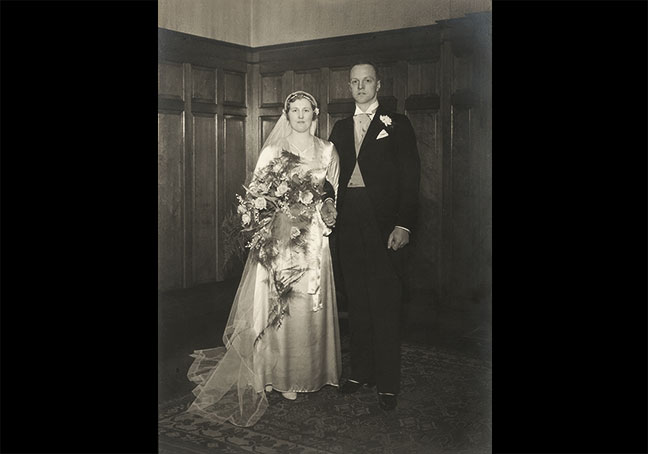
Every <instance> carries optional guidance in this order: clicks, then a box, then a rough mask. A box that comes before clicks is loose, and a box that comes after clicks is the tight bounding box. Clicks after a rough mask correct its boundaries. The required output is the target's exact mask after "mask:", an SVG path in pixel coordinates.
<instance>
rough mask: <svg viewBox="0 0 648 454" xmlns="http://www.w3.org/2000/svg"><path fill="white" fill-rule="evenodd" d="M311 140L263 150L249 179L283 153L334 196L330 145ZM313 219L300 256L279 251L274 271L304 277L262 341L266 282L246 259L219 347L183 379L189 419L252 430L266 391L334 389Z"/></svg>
mask: <svg viewBox="0 0 648 454" xmlns="http://www.w3.org/2000/svg"><path fill="white" fill-rule="evenodd" d="M312 137H313V143H312V145H310V146H309V147H308V148H307V149H304V150H299V149H298V148H296V147H295V146H294V145H292V144H291V143H290V142H289V141H288V140H287V139H286V138H285V137H283V138H282V139H281V140H279V141H278V143H276V144H272V145H269V146H265V147H264V149H262V151H261V153H260V156H259V160H258V162H257V165H256V169H255V174H256V173H257V172H258V170H259V169H261V168H263V167H264V166H266V165H267V164H268V163H269V162H270V161H272V160H273V159H274V158H277V157H278V156H280V154H281V153H282V150H286V151H290V152H291V153H293V154H296V155H298V156H299V157H300V158H301V161H300V164H299V171H300V172H307V171H309V170H310V171H311V173H312V175H313V176H314V178H315V179H316V180H317V183H318V184H321V185H323V184H324V180H325V179H327V180H328V181H329V182H330V183H331V184H332V186H333V187H334V189H335V191H336V193H337V186H338V176H339V167H338V164H339V163H338V156H337V152H336V151H335V148H334V146H333V144H332V143H331V142H328V141H325V140H322V139H319V138H317V137H315V136H312ZM318 203H319V204H320V205H321V202H318ZM318 208H319V207H318ZM317 213H318V214H317V215H316V216H313V218H312V220H311V222H310V225H309V227H308V229H307V233H306V235H307V236H306V238H305V240H306V245H307V247H306V249H305V251H304V250H295V249H294V248H290V247H289V246H284V247H283V248H282V250H280V253H279V256H278V258H277V259H276V261H275V263H274V265H273V270H274V271H276V272H278V273H281V272H282V271H284V270H288V269H291V268H292V267H295V266H298V267H302V269H303V268H306V269H307V271H306V273H305V274H304V275H302V277H301V278H300V279H299V280H297V281H296V282H295V283H294V284H293V291H292V293H291V295H292V297H291V299H290V302H289V314H286V316H285V317H284V319H283V321H282V323H281V325H280V326H279V327H278V328H277V327H269V328H267V329H265V332H264V334H263V336H262V337H260V338H259V334H260V333H261V332H262V331H264V328H266V327H267V321H268V311H269V299H270V298H269V297H270V292H271V291H272V287H271V284H270V282H271V278H272V276H271V273H269V271H268V269H266V267H264V266H263V265H261V264H260V263H259V262H258V261H256V260H255V259H254V258H253V257H252V254H250V255H249V257H248V259H247V262H246V264H245V267H244V270H243V274H242V277H241V281H240V284H239V287H238V290H237V293H236V296H235V298H234V302H233V305H232V309H231V312H230V315H229V319H228V322H227V326H226V328H225V333H224V335H223V342H224V343H225V347H218V348H211V349H205V350H197V351H195V352H194V354H193V355H192V356H193V357H194V358H195V360H194V362H193V364H192V365H191V367H190V369H189V372H188V374H187V376H188V378H189V379H190V380H192V381H193V382H194V383H196V384H197V386H196V388H195V389H194V390H193V393H194V395H195V396H196V399H195V400H194V401H193V403H192V404H191V405H190V407H189V409H188V411H189V412H194V413H197V414H200V415H202V416H204V417H206V418H209V419H210V420H214V421H218V422H224V421H229V422H231V423H233V424H235V425H237V426H251V425H253V424H255V423H256V422H257V421H258V420H259V418H260V417H261V416H262V415H263V413H264V412H265V410H266V408H267V406H268V400H267V396H266V392H265V389H264V388H265V386H266V385H271V386H272V388H274V389H275V390H277V391H281V392H313V391H318V390H319V389H321V388H322V387H323V386H325V385H334V386H337V385H338V380H339V377H340V375H341V353H340V336H339V327H338V314H337V305H336V299H335V285H334V281H333V267H332V263H331V254H330V250H329V241H328V236H326V235H328V233H330V229H329V228H328V227H327V226H326V225H325V224H324V222H323V221H322V219H321V217H320V216H319V209H318V211H317ZM284 244H286V243H284ZM257 339H258V342H255V341H256V340H257Z"/></svg>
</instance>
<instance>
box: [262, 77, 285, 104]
mask: <svg viewBox="0 0 648 454" xmlns="http://www.w3.org/2000/svg"><path fill="white" fill-rule="evenodd" d="M283 74H284V73H283V72H281V73H275V74H261V76H260V81H261V85H260V91H261V96H260V97H259V98H258V99H259V107H271V106H281V105H282V104H283V100H284V99H285V98H282V96H283V92H284V90H283Z"/></svg>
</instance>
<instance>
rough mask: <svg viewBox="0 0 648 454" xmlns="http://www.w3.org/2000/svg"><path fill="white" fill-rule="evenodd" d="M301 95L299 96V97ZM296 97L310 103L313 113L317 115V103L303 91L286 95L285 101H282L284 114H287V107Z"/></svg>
mask: <svg viewBox="0 0 648 454" xmlns="http://www.w3.org/2000/svg"><path fill="white" fill-rule="evenodd" d="M300 95H301V96H300ZM298 97H302V98H306V99H308V100H309V101H310V103H311V104H312V105H313V106H314V108H313V112H315V115H319V107H317V101H316V100H315V97H314V96H313V95H311V94H310V93H307V92H305V91H301V90H298V91H295V92H293V93H291V94H289V95H288V97H287V98H286V101H284V112H288V105H289V104H290V103H291V102H293V101H294V100H295V99H297V98H298Z"/></svg>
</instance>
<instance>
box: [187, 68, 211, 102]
mask: <svg viewBox="0 0 648 454" xmlns="http://www.w3.org/2000/svg"><path fill="white" fill-rule="evenodd" d="M191 82H192V95H191V96H192V98H193V101H197V102H204V103H213V104H215V103H216V70H215V69H213V68H200V67H197V66H193V67H192V81H191Z"/></svg>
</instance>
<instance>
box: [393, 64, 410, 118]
mask: <svg viewBox="0 0 648 454" xmlns="http://www.w3.org/2000/svg"><path fill="white" fill-rule="evenodd" d="M407 73H408V65H407V62H406V61H405V60H400V61H398V62H397V63H396V64H395V65H394V73H393V74H394V88H393V91H394V97H395V98H396V111H397V112H398V113H404V112H405V101H406V100H407V96H408V92H407V89H408V87H407V78H408V76H407Z"/></svg>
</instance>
